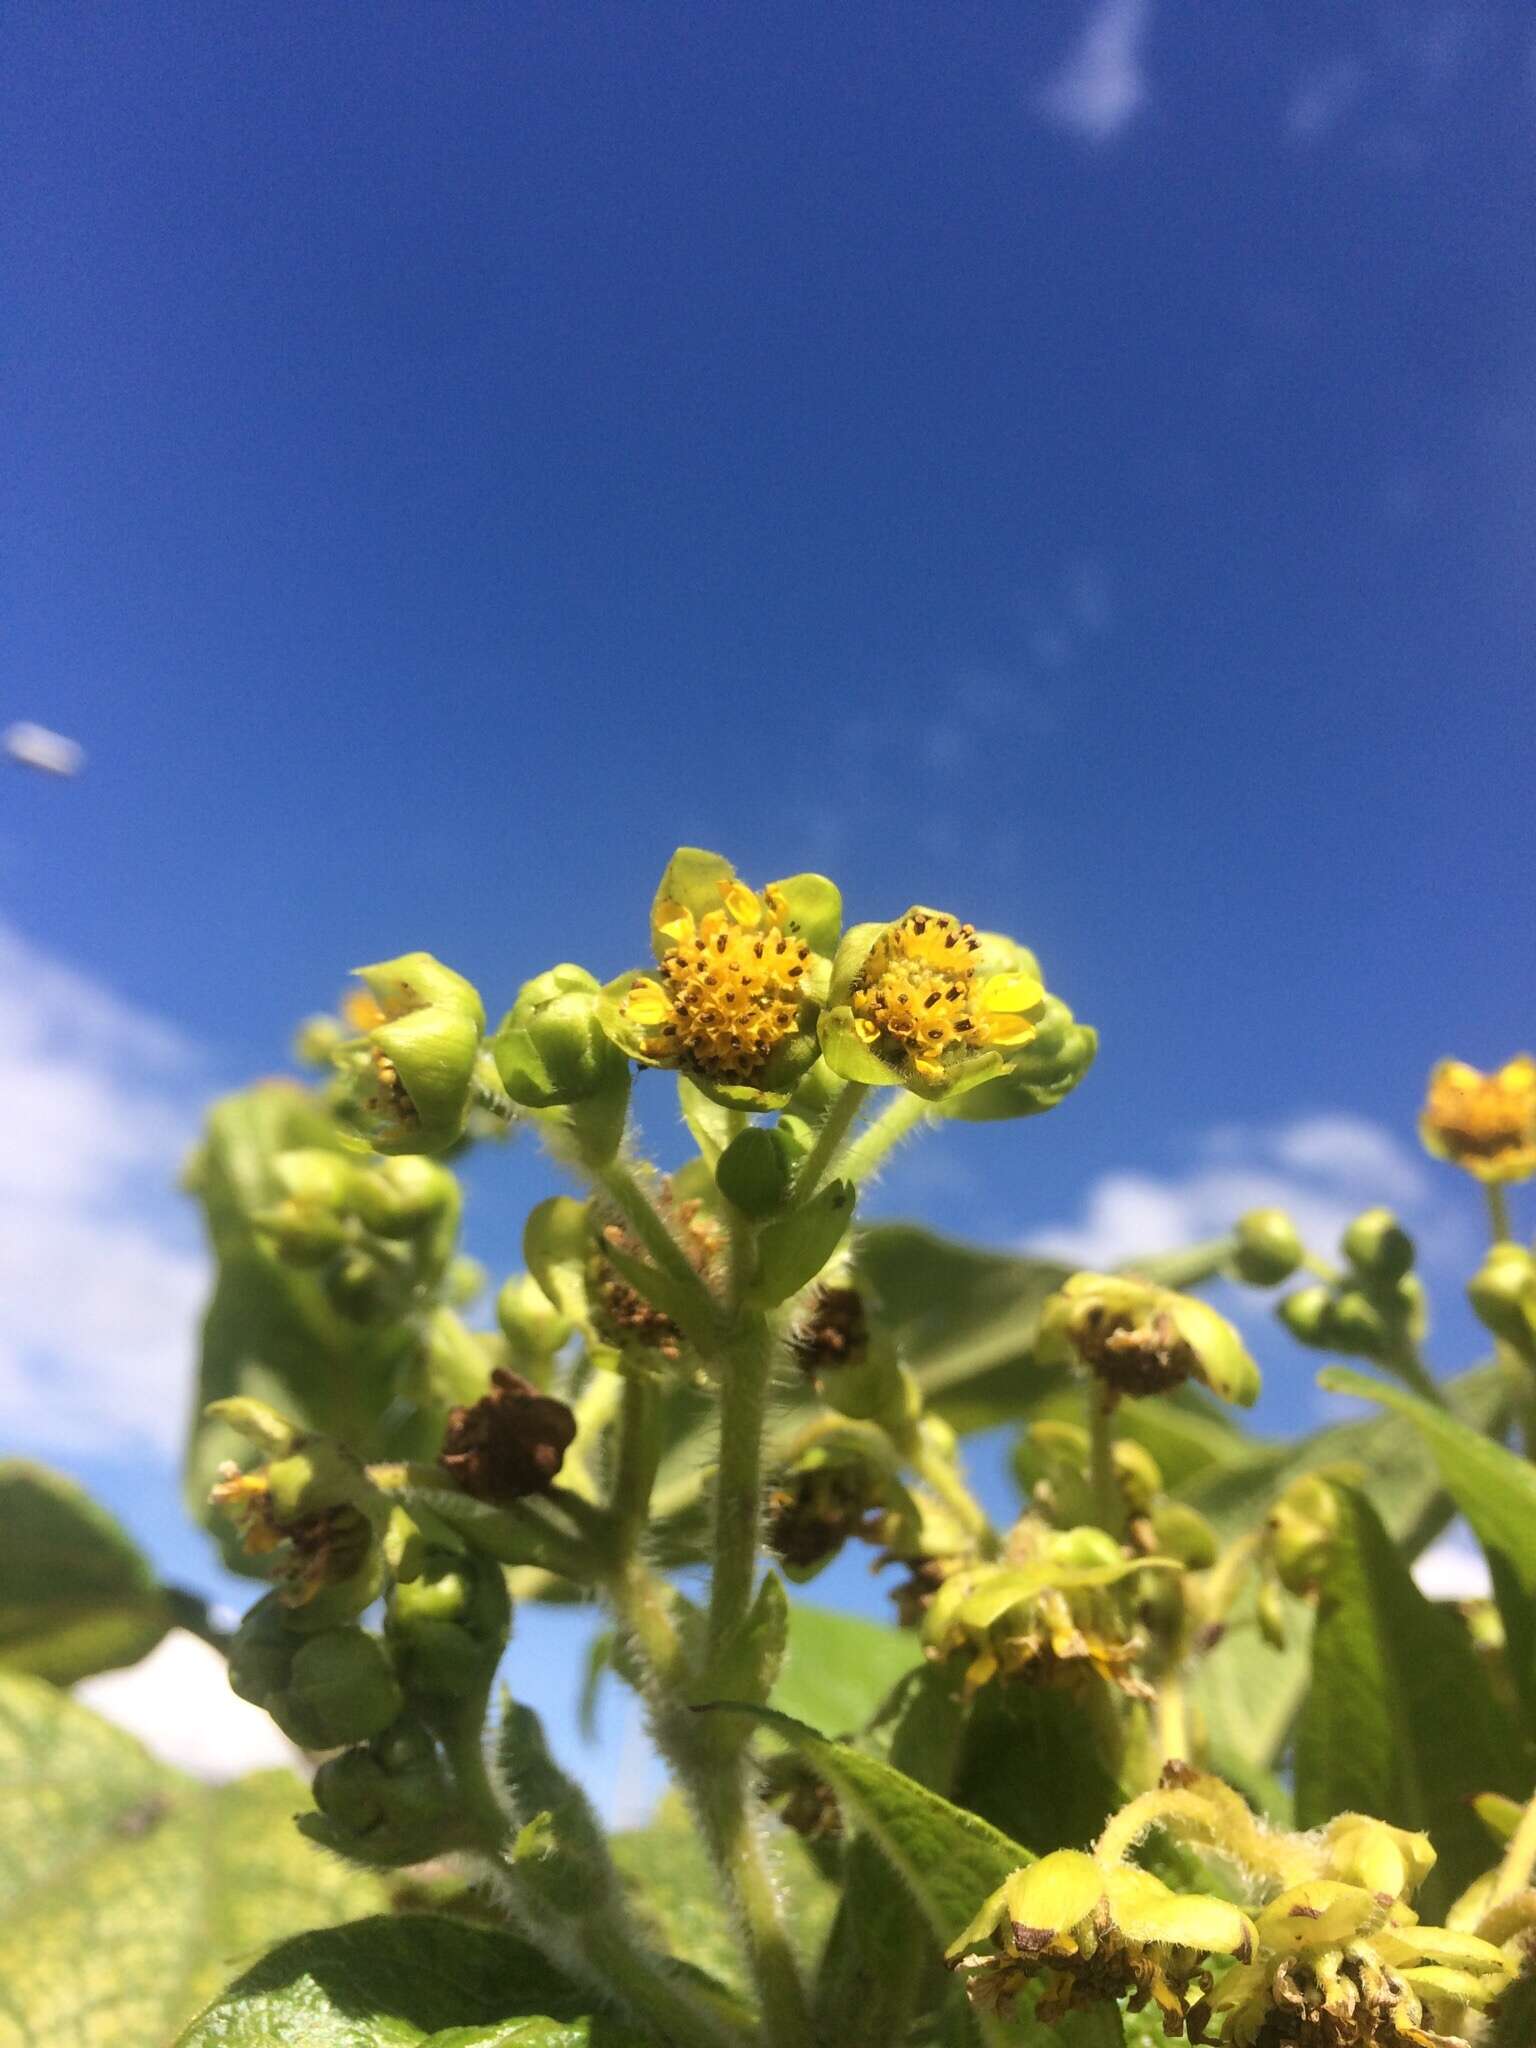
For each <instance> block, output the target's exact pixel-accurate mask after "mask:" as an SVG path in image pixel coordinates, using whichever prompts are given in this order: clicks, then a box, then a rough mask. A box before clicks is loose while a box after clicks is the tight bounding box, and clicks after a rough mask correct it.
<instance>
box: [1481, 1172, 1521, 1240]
mask: <svg viewBox="0 0 1536 2048" xmlns="http://www.w3.org/2000/svg"><path fill="white" fill-rule="evenodd" d="M1483 1195H1484V1198H1485V1199H1486V1201H1487V1203H1488V1228H1489V1230H1490V1232H1491V1233H1492V1235H1493V1241H1494V1243H1495V1244H1511V1243H1513V1242H1514V1236H1515V1230H1514V1225H1513V1224H1512V1223H1511V1221H1510V1217H1509V1197H1508V1195H1506V1194H1505V1192H1504V1190H1503V1188H1501V1187H1500V1186H1499V1184H1498V1182H1497V1181H1491V1180H1490V1181H1485V1182H1484V1183H1483Z"/></svg>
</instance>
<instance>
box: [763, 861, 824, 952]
mask: <svg viewBox="0 0 1536 2048" xmlns="http://www.w3.org/2000/svg"><path fill="white" fill-rule="evenodd" d="M772 890H777V891H778V893H779V894H780V895H781V896H782V897H783V898H784V900H785V902H786V904H787V905H788V907H789V914H788V916H787V917H786V918H785V919H784V923H783V929H784V930H785V931H787V932H789V933H790V934H791V935H792V936H793V937H795V938H797V939H803V940H804V941H805V943H806V944H807V945H808V946H809V947H810V949H811V951H812V952H813V953H819V954H820V955H821V956H822V958H823V959H827V960H830V959H831V957H832V955H833V953H834V951H835V950H836V948H837V942H838V934H839V933H840V932H841V930H842V925H843V892H842V891H841V889H839V888H838V886H837V884H836V883H835V882H832V881H829V880H828V879H827V877H826V876H825V875H816V874H805V875H786V876H785V878H784V880H783V881H782V882H770V883H769V884H768V888H767V889H765V890H764V891H763V894H764V895H765V896H766V895H767V894H768V893H769V891H772Z"/></svg>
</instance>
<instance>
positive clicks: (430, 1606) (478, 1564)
mask: <svg viewBox="0 0 1536 2048" xmlns="http://www.w3.org/2000/svg"><path fill="white" fill-rule="evenodd" d="M511 1617H512V1609H511V1603H510V1601H509V1600H508V1598H507V1582H506V1577H505V1575H504V1573H503V1572H502V1568H501V1566H500V1565H499V1564H496V1563H495V1562H493V1561H492V1560H491V1559H489V1558H484V1557H479V1556H475V1555H473V1554H471V1553H470V1552H468V1551H453V1552H449V1551H432V1552H429V1553H428V1555H427V1557H426V1558H425V1560H424V1561H423V1565H422V1569H421V1571H420V1572H419V1573H418V1575H417V1576H416V1577H415V1578H414V1579H410V1580H405V1581H397V1582H396V1583H395V1584H394V1585H393V1586H392V1587H391V1588H390V1593H389V1599H388V1602H387V1604H386V1607H385V1611H384V1633H385V1638H386V1640H387V1642H388V1644H389V1647H390V1650H391V1652H392V1653H393V1656H394V1660H395V1668H396V1670H397V1671H398V1672H399V1674H400V1682H401V1684H402V1685H403V1686H404V1687H405V1690H406V1694H407V1696H408V1697H409V1698H410V1699H411V1700H412V1701H413V1702H415V1703H417V1704H423V1703H426V1702H458V1701H464V1700H474V1699H478V1698H481V1697H482V1696H483V1695H484V1694H485V1692H486V1691H487V1690H488V1689H489V1687H490V1683H491V1679H492V1678H493V1677H494V1675H495V1671H496V1666H497V1665H498V1664H499V1663H500V1661H501V1653H502V1651H503V1650H504V1649H505V1648H506V1646H507V1635H508V1631H509V1630H510V1628H511Z"/></svg>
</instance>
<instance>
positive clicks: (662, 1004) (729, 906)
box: [598, 847, 842, 1109]
mask: <svg viewBox="0 0 1536 2048" xmlns="http://www.w3.org/2000/svg"><path fill="white" fill-rule="evenodd" d="M841 917H842V900H841V898H840V896H839V895H838V892H837V889H836V888H835V887H834V885H833V884H832V883H831V882H829V881H828V880H827V879H826V877H825V876H824V875H792V876H790V877H789V878H788V879H787V880H785V881H782V882H770V883H769V884H768V886H767V887H766V888H765V889H763V890H762V891H761V892H758V891H756V890H753V889H749V888H748V887H747V886H746V884H745V883H744V882H742V881H740V880H739V879H738V877H737V875H736V872H735V870H734V869H733V868H732V867H731V866H730V864H729V862H727V861H725V860H722V859H721V857H720V856H719V855H718V854H714V853H705V852H703V851H702V850H700V849H699V848H696V847H680V848H679V849H678V851H677V852H676V853H675V854H674V855H673V856H672V859H671V861H670V863H669V864H668V867H667V871H666V873H665V874H664V875H663V876H662V880H661V887H660V889H659V890H658V891H657V895H656V900H655V903H654V904H653V906H652V910H651V944H652V950H653V952H654V954H655V958H656V971H655V973H645V972H636V973H630V974H623V975H620V976H619V978H618V980H617V981H613V982H610V983H609V984H608V986H607V988H606V989H604V990H603V992H602V995H601V997H600V999H599V1003H598V1016H599V1019H600V1021H601V1023H602V1026H603V1029H604V1030H605V1031H606V1032H607V1034H608V1036H609V1038H610V1039H612V1041H613V1043H614V1044H615V1045H616V1046H618V1048H619V1050H620V1051H621V1052H624V1053H627V1054H628V1055H629V1057H630V1058H631V1059H635V1060H639V1061H640V1062H641V1063H642V1065H645V1066H651V1067H676V1068H678V1069H680V1070H681V1071H682V1072H683V1073H686V1074H687V1075H688V1076H689V1078H690V1079H691V1080H693V1081H694V1082H695V1083H696V1084H697V1086H698V1087H699V1088H701V1089H702V1090H703V1091H704V1093H705V1094H707V1095H710V1096H712V1097H713V1098H714V1099H715V1100H717V1101H719V1102H722V1103H725V1104H727V1105H729V1106H731V1107H733V1108H747V1109H782V1108H783V1106H784V1104H785V1103H786V1102H788V1100H789V1098H790V1096H791V1095H793V1093H794V1091H795V1088H796V1086H797V1085H798V1083H799V1081H800V1079H801V1077H802V1076H803V1075H804V1074H805V1072H806V1071H807V1069H808V1068H809V1067H810V1066H811V1065H812V1064H813V1062H814V1061H815V1059H816V1057H817V1051H818V1047H817V1041H816V1017H817V1012H818V1009H819V1006H820V1003H821V1000H822V998H823V997H824V995H825V993H826V985H827V956H828V954H829V953H830V951H831V949H832V947H833V945H834V944H835V943H836V939H837V930H838V925H839V923H840V921H841Z"/></svg>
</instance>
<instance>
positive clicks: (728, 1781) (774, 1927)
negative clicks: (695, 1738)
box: [698, 1714, 811, 2048]
mask: <svg viewBox="0 0 1536 2048" xmlns="http://www.w3.org/2000/svg"><path fill="white" fill-rule="evenodd" d="M728 1718H729V1717H728V1716H726V1715H724V1714H720V1715H711V1716H710V1719H711V1720H712V1721H714V1722H715V1723H716V1724H717V1725H719V1724H723V1723H725V1722H726V1720H727V1719H728ZM732 1747H733V1749H734V1751H735V1753H734V1754H731V1755H727V1754H726V1753H724V1751H723V1749H721V1750H717V1752H716V1754H714V1755H713V1756H707V1759H706V1762H705V1764H704V1766H703V1770H702V1771H701V1773H700V1778H701V1782H700V1784H699V1787H698V1796H699V1799H700V1804H701V1805H702V1807H703V1811H704V1820H705V1824H706V1826H707V1828H708V1831H709V1838H710V1847H711V1849H712V1850H713V1851H714V1856H715V1861H716V1862H717V1863H718V1864H719V1866H720V1869H721V1871H722V1873H723V1874H724V1876H725V1879H726V1882H727V1883H728V1884H729V1886H730V1889H731V1894H732V1897H733V1898H734V1900H735V1903H736V1908H737V1911H738V1912H739V1914H740V1916H741V1923H742V1928H743V1931H744V1932H745V1934H746V1937H747V1948H748V1951H749V1953H750V1957H751V1962H752V1975H753V1978H754V1980H755V1981H756V1984H757V1990H758V1996H759V1998H760V1999H761V2000H762V2007H763V2039H764V2042H765V2043H767V2044H768V2048H805V2044H806V2043H807V2042H808V2041H809V2040H810V2038H811V2016H810V2008H809V2007H808V2005H807V2004H806V1999H805V1992H804V1989H803V1988H802V1986H801V1983H800V1971H799V1967H798V1965H797V1964H796V1961H795V1954H794V1950H793V1949H792V1948H791V1947H790V1945H789V1937H788V1935H787V1934H786V1933H785V1931H784V1922H783V1920H782V1918H781V1917H780V1914H779V1899H778V1893H777V1891H776V1889H775V1887H774V1883H773V1879H772V1878H771V1876H770V1875H769V1873H768V1867H767V1865H766V1864H765V1863H764V1861H763V1855H762V1849H761V1846H760V1844H759V1842H758V1839H757V1834H756V1830H755V1828H754V1825H753V1816H752V1811H751V1807H750V1804H749V1801H748V1794H747V1783H746V1772H745V1768H744V1763H743V1759H742V1756H741V1754H740V1744H739V1740H736V1741H733V1743H732Z"/></svg>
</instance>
